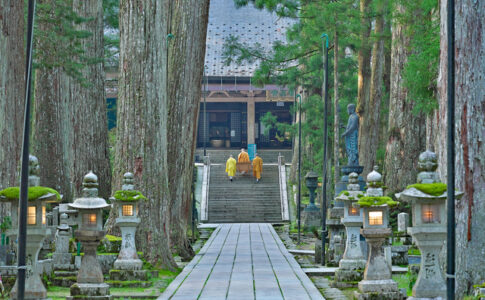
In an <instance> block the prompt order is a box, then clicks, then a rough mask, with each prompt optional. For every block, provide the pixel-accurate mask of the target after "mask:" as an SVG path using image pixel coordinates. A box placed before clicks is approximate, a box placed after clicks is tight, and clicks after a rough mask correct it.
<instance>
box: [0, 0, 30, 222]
mask: <svg viewBox="0 0 485 300" xmlns="http://www.w3.org/2000/svg"><path fill="white" fill-rule="evenodd" d="M24 53H25V51H24V1H18V0H0V112H1V113H0V135H1V136H2V146H1V147H0V166H2V167H1V168H0V188H2V189H3V188H6V187H8V186H14V185H18V184H19V183H18V174H17V165H18V161H19V159H20V152H21V148H22V145H21V142H22V132H23V130H22V129H23V119H24V114H23V111H24V100H25V74H24V73H25V54H24ZM7 212H8V207H6V206H3V205H2V207H1V210H0V217H4V216H6V215H7V214H8V213H7Z"/></svg>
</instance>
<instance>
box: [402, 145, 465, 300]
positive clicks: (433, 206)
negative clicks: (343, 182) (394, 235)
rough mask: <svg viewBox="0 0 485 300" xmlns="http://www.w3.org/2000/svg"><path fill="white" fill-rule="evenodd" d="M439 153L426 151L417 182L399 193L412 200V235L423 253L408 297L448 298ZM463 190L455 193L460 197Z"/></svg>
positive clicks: (444, 191)
mask: <svg viewBox="0 0 485 300" xmlns="http://www.w3.org/2000/svg"><path fill="white" fill-rule="evenodd" d="M437 161H438V159H437V157H436V154H435V153H433V152H431V151H425V152H423V153H421V154H420V155H419V158H418V168H419V171H420V173H419V174H418V178H417V181H418V183H417V184H413V185H410V186H408V187H407V188H406V189H405V190H404V191H402V192H401V193H399V194H396V197H398V198H399V199H400V200H403V201H406V202H409V203H411V207H412V211H413V214H412V215H413V220H412V224H413V226H412V227H408V233H409V234H410V235H412V236H413V238H414V240H415V241H416V245H417V246H418V248H419V250H420V252H421V268H420V269H419V274H418V279H417V280H416V283H415V284H414V286H413V292H412V295H413V297H411V298H409V299H423V298H426V299H428V298H437V297H441V298H443V299H444V298H446V281H445V277H444V274H443V271H442V269H441V267H440V263H439V255H440V252H441V248H442V247H443V244H444V241H445V239H446V199H447V186H446V184H444V183H441V182H439V176H438V174H437V173H436V169H437V167H438V162H437ZM461 196H463V193H462V192H455V198H456V199H460V198H461Z"/></svg>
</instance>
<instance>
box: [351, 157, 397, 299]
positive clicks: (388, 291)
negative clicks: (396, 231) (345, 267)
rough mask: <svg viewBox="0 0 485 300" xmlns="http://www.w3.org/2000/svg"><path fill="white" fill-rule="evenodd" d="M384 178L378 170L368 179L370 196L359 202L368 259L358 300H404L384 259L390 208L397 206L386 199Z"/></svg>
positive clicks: (394, 202) (362, 232)
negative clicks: (375, 297) (374, 299)
mask: <svg viewBox="0 0 485 300" xmlns="http://www.w3.org/2000/svg"><path fill="white" fill-rule="evenodd" d="M381 180H382V176H381V174H379V173H378V172H377V167H374V171H372V172H370V173H369V175H368V176H367V192H366V194H365V195H364V196H361V197H360V198H359V200H358V201H357V203H356V205H355V206H357V207H362V208H363V216H364V222H363V223H364V224H363V227H364V228H363V229H361V230H360V232H361V234H362V235H363V236H364V237H365V240H366V241H367V243H368V244H369V248H370V250H369V255H368V258H367V263H366V265H365V270H364V279H363V280H362V281H360V282H359V284H358V286H359V291H360V293H359V292H356V296H357V298H358V299H368V297H370V296H371V295H372V294H376V293H377V294H378V295H379V299H402V298H403V296H402V295H401V293H400V292H399V290H398V288H397V282H395V281H394V280H392V269H391V266H390V265H389V264H388V263H387V261H386V258H385V255H384V247H383V245H384V243H385V241H386V239H387V238H388V237H389V236H390V235H391V228H388V223H389V206H394V205H396V204H397V202H396V201H393V200H392V199H391V198H390V197H384V196H383V195H384V193H383V190H382V181H381Z"/></svg>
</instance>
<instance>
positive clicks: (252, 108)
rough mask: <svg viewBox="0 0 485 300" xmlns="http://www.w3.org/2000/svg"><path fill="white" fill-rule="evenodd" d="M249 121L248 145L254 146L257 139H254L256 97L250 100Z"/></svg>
mask: <svg viewBox="0 0 485 300" xmlns="http://www.w3.org/2000/svg"><path fill="white" fill-rule="evenodd" d="M247 111H248V120H247V122H248V123H247V126H248V145H249V144H254V143H255V139H254V122H255V119H256V118H255V114H256V113H255V104H254V97H253V96H251V97H250V98H249V99H248V110H247Z"/></svg>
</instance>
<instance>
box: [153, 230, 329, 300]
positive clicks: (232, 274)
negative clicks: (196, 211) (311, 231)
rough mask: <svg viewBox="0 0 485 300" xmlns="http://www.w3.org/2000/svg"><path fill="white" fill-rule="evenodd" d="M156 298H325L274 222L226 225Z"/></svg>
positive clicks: (189, 299)
mask: <svg viewBox="0 0 485 300" xmlns="http://www.w3.org/2000/svg"><path fill="white" fill-rule="evenodd" d="M158 299H173V300H179V299H180V300H195V299H201V300H202V299H211V300H218V299H230V300H233V299H234V300H235V299H241V300H249V299H257V300H263V299H264V300H266V299H267V300H269V299H271V300H273V299H274V300H276V299H278V300H280V299H289V300H291V299H298V300H306V299H324V298H323V297H322V296H321V294H320V292H319V291H318V290H317V288H316V287H315V286H314V285H313V283H312V281H311V280H310V279H309V278H308V277H307V276H306V274H305V273H304V272H303V271H302V269H301V268H300V266H299V265H298V263H297V262H296V261H295V259H294V258H293V256H292V255H291V254H290V253H289V252H288V251H287V250H286V248H285V246H284V245H283V243H282V242H281V240H280V239H279V237H278V235H277V234H276V232H275V231H274V229H273V227H272V226H271V224H257V223H254V224H224V225H220V226H219V227H218V228H217V229H216V230H215V231H214V232H213V233H212V235H211V237H210V239H209V240H208V241H207V243H206V244H205V246H204V247H203V248H202V249H201V250H200V252H199V253H198V254H197V255H196V256H195V257H194V259H193V260H192V261H191V262H190V263H189V264H188V265H187V266H186V267H185V268H184V270H183V271H182V272H181V273H180V274H179V276H177V278H176V279H175V280H174V281H173V282H172V283H171V284H170V285H169V286H168V287H167V289H166V290H165V292H164V293H163V294H162V296H160V297H159V298H158Z"/></svg>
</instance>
